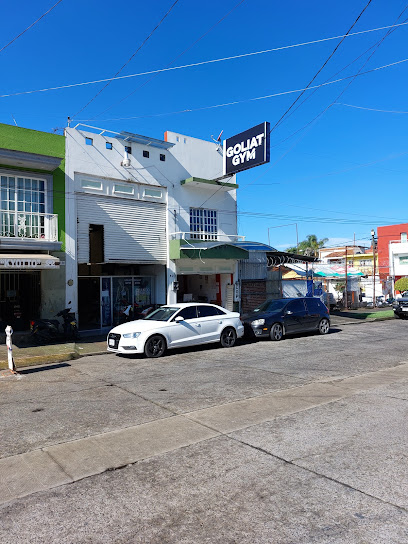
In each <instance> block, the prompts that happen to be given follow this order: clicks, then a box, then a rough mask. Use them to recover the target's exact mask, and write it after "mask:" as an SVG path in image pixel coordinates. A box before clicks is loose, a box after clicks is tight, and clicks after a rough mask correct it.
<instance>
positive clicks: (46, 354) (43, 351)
mask: <svg viewBox="0 0 408 544" xmlns="http://www.w3.org/2000/svg"><path fill="white" fill-rule="evenodd" d="M390 312H392V310H391V309H390V308H371V309H367V308H359V309H358V310H347V311H335V312H332V313H331V315H330V319H331V323H332V326H333V327H338V326H342V325H350V324H358V323H364V322H369V321H373V320H375V321H377V320H383V319H394V315H393V313H392V315H390ZM373 314H375V316H374V317H370V316H372V315H373ZM24 336H25V335H23V334H22V333H15V334H14V335H13V358H14V362H15V365H16V367H17V370H18V368H19V367H20V368H21V367H25V366H31V365H38V364H47V363H60V362H63V361H70V360H73V359H78V358H80V357H84V356H86V355H102V354H105V353H108V352H107V351H106V335H105V334H103V335H95V336H84V337H83V338H81V340H79V341H78V342H63V343H60V344H50V345H46V346H29V347H27V346H25V345H24V342H23V341H22V339H23V338H24ZM1 346H3V347H1ZM6 368H7V348H6V343H5V335H4V334H2V335H0V370H2V369H6Z"/></svg>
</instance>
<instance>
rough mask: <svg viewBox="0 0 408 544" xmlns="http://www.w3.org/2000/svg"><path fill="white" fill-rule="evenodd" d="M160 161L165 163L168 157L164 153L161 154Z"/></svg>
mask: <svg viewBox="0 0 408 544" xmlns="http://www.w3.org/2000/svg"><path fill="white" fill-rule="evenodd" d="M160 160H161V161H165V160H166V155H163V154H162V153H160Z"/></svg>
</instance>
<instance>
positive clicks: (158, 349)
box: [144, 334, 166, 358]
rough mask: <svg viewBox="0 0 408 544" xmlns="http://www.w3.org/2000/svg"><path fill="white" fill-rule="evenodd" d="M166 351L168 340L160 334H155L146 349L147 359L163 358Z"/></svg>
mask: <svg viewBox="0 0 408 544" xmlns="http://www.w3.org/2000/svg"><path fill="white" fill-rule="evenodd" d="M165 351H166V340H165V339H164V338H163V336H160V334H154V335H153V336H151V337H150V338H149V339H148V340H147V342H146V344H145V348H144V352H145V355H146V357H151V358H157V357H161V356H162V355H163V353H164V352H165Z"/></svg>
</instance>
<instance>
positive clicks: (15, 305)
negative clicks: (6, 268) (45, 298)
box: [0, 271, 41, 331]
mask: <svg viewBox="0 0 408 544" xmlns="http://www.w3.org/2000/svg"><path fill="white" fill-rule="evenodd" d="M40 305H41V272H37V271H35V272H17V273H16V272H10V273H8V272H2V273H1V274H0V327H1V328H2V330H4V328H5V327H6V325H11V326H12V327H13V329H14V330H15V331H23V330H27V329H28V328H29V326H30V320H32V319H37V318H39V317H40Z"/></svg>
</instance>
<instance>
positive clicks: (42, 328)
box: [30, 308, 79, 344]
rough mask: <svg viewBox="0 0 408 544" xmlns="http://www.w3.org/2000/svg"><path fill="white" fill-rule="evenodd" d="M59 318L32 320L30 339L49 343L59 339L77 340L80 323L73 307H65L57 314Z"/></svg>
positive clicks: (38, 342)
mask: <svg viewBox="0 0 408 544" xmlns="http://www.w3.org/2000/svg"><path fill="white" fill-rule="evenodd" d="M55 317H62V320H63V323H62V324H61V321H60V320H59V319H36V320H35V321H31V322H30V328H31V331H30V340H32V341H33V342H34V343H36V344H48V343H51V342H55V341H57V340H77V339H78V338H79V334H78V325H77V322H76V319H75V314H74V313H73V312H71V308H65V309H64V310H61V311H60V312H58V313H57V314H56V316H55Z"/></svg>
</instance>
